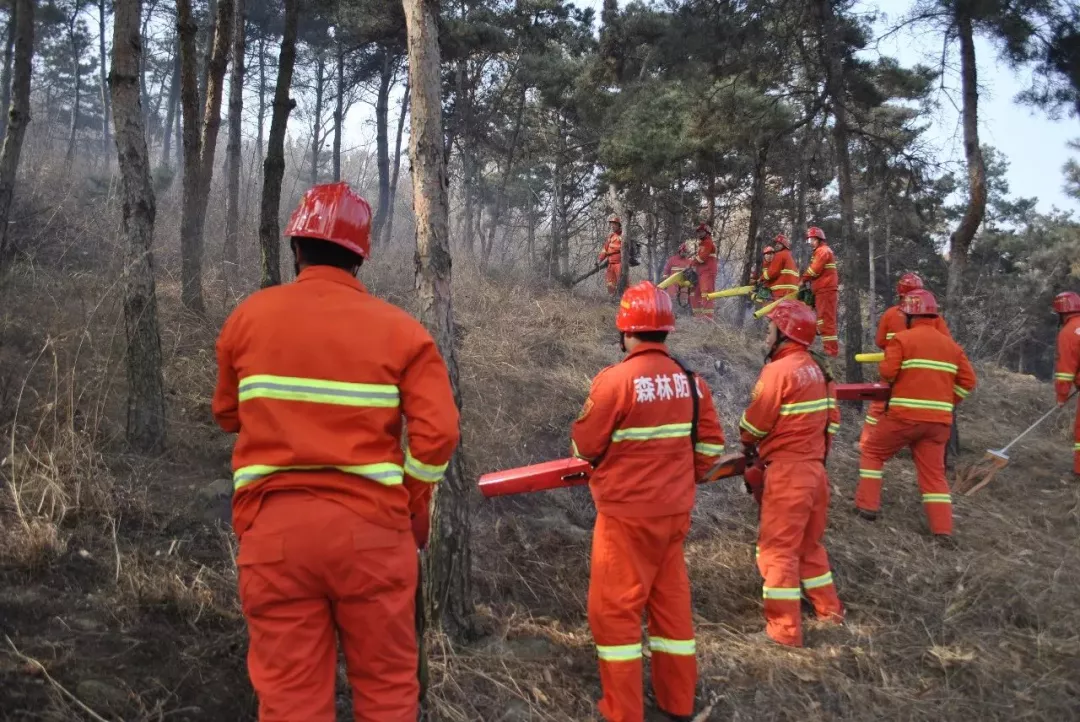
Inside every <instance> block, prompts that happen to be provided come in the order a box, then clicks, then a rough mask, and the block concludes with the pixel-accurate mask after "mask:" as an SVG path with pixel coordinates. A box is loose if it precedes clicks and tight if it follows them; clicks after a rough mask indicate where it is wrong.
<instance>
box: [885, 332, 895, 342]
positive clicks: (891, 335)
mask: <svg viewBox="0 0 1080 722" xmlns="http://www.w3.org/2000/svg"><path fill="white" fill-rule="evenodd" d="M895 335H896V334H895V333H887V334H885V340H886V341H888V340H890V339H892V337H893V336H895Z"/></svg>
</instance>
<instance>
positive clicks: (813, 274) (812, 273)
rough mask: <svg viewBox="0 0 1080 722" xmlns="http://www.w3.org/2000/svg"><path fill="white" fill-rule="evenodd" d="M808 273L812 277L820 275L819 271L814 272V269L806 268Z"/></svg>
mask: <svg viewBox="0 0 1080 722" xmlns="http://www.w3.org/2000/svg"><path fill="white" fill-rule="evenodd" d="M806 275H807V276H810V277H811V278H817V277H818V274H817V273H815V272H814V271H813V270H812V269H810V268H807V269H806Z"/></svg>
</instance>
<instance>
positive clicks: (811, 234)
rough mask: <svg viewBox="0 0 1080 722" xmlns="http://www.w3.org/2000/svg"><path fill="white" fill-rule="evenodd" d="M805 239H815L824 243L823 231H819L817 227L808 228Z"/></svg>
mask: <svg viewBox="0 0 1080 722" xmlns="http://www.w3.org/2000/svg"><path fill="white" fill-rule="evenodd" d="M806 238H807V240H809V239H811V238H816V239H818V240H819V241H824V240H825V231H823V230H821V229H820V228H818V227H817V226H810V227H809V228H807V229H806Z"/></svg>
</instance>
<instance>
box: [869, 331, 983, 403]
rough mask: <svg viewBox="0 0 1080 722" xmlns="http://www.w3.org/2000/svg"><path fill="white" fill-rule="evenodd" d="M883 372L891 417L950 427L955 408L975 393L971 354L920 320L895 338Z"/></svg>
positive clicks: (887, 348) (881, 368)
mask: <svg viewBox="0 0 1080 722" xmlns="http://www.w3.org/2000/svg"><path fill="white" fill-rule="evenodd" d="M878 370H879V372H880V374H881V378H882V380H883V381H888V382H889V383H891V384H892V393H891V395H890V397H889V402H888V412H887V413H888V414H889V416H891V417H893V418H897V419H906V420H908V421H930V422H934V423H940V424H951V423H952V416H953V408H954V407H955V406H956V404H958V403H960V401H962V400H963V399H966V398H967V397H968V394H970V393H971V392H972V391H974V390H975V370H974V369H973V368H971V362H970V361H968V357H967V354H965V353H964V349H962V348H960V346H959V345H957V343H956V342H955V341H953V340H952V339H951V338H949V337H948V336H945V335H944V334H942V333H941V332H940V331H938V329H937V328H936V327H935V323H934V319H932V318H915V319H913V320H912V323H911V328H909V329H906V330H904V331H900V332H899V333H897V334H896V335H895V336H893V337H892V339H891V340H890V341H889V342H888V343H886V344H885V360H884V361H882V362H881V363H880V364H879V365H878Z"/></svg>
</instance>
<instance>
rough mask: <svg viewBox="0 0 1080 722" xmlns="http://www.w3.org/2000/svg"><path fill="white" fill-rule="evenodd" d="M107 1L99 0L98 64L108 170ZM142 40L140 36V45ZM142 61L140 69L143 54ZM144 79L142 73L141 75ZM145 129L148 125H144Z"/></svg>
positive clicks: (140, 2)
mask: <svg viewBox="0 0 1080 722" xmlns="http://www.w3.org/2000/svg"><path fill="white" fill-rule="evenodd" d="M139 4H140V5H141V4H142V0H139ZM106 10H107V8H106V6H105V0H98V57H99V58H100V59H101V61H100V62H99V63H98V66H99V67H98V71H99V74H100V77H101V157H102V158H103V159H104V160H105V167H106V168H108V167H109V165H110V163H109V140H110V139H109V87H108V71H107V70H106V69H105V66H106V60H107V58H106V57H105V21H106V18H107V17H108V14H107V12H106ZM141 42H142V38H141V36H140V44H141ZM139 56H140V60H139V64H140V65H139V67H140V68H141V67H142V59H141V56H142V52H141V50H140V52H139ZM139 76H140V77H142V73H141V72H140V73H139ZM143 127H144V128H145V127H146V125H145V124H143ZM143 143H144V144H145V143H146V139H145V138H143Z"/></svg>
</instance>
